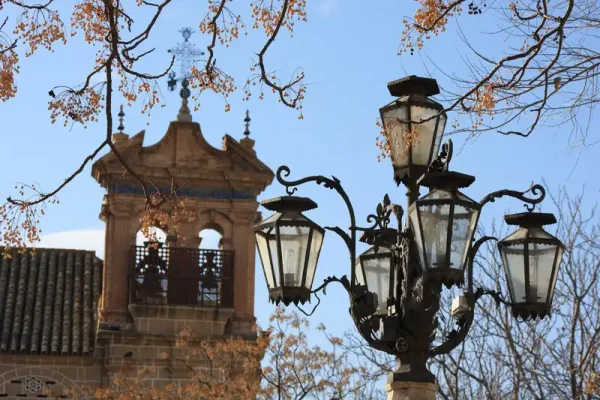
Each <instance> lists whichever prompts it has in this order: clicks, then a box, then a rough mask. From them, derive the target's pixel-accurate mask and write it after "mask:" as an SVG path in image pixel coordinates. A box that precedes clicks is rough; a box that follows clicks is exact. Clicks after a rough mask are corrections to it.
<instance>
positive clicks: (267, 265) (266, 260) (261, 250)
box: [256, 232, 275, 289]
mask: <svg viewBox="0 0 600 400" xmlns="http://www.w3.org/2000/svg"><path fill="white" fill-rule="evenodd" d="M256 247H257V248H258V254H259V256H260V260H261V262H262V266H263V270H264V272H265V278H266V279H267V287H268V288H269V289H273V288H275V280H274V279H275V278H274V276H273V269H272V265H271V259H270V254H269V247H268V246H267V237H266V236H265V235H264V234H263V233H262V232H257V233H256Z"/></svg>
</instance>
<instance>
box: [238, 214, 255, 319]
mask: <svg viewBox="0 0 600 400" xmlns="http://www.w3.org/2000/svg"><path fill="white" fill-rule="evenodd" d="M253 241H254V236H253V231H252V226H251V225H250V224H249V223H248V222H247V221H244V219H238V218H236V220H235V221H234V223H233V249H234V251H235V254H234V256H233V257H234V267H233V282H234V283H233V285H234V289H233V293H234V297H233V308H234V310H235V313H236V315H238V316H239V317H251V316H253V314H254V304H251V303H248V291H249V290H254V280H250V274H249V269H251V268H254V260H253V258H254V257H252V259H251V258H250V257H248V255H249V254H250V253H249V251H248V249H249V247H252V244H253Z"/></svg>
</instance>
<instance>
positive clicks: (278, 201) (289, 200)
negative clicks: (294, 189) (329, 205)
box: [260, 196, 317, 212]
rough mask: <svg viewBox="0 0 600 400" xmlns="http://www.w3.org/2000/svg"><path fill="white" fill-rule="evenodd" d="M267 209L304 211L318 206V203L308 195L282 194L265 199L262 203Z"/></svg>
mask: <svg viewBox="0 0 600 400" xmlns="http://www.w3.org/2000/svg"><path fill="white" fill-rule="evenodd" d="M260 204H261V205H262V206H263V207H264V208H266V209H267V210H271V211H275V212H286V211H292V212H304V211H308V210H313V209H315V208H317V203H315V202H314V201H312V200H311V199H309V198H308V197H298V196H280V197H274V198H272V199H268V200H264V201H262V202H261V203H260Z"/></svg>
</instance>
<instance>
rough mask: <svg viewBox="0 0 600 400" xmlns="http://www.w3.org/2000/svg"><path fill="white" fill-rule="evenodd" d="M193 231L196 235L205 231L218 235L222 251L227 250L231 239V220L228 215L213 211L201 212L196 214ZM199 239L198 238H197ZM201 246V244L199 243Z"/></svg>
mask: <svg viewBox="0 0 600 400" xmlns="http://www.w3.org/2000/svg"><path fill="white" fill-rule="evenodd" d="M194 228H195V229H194V230H195V232H196V234H197V235H199V234H200V232H201V231H203V230H205V229H211V230H214V231H216V232H218V233H219V235H220V236H221V241H222V244H223V247H224V249H228V247H229V244H230V243H231V241H232V239H233V220H232V219H231V218H230V217H229V215H227V214H225V213H223V212H221V211H219V210H215V209H207V210H202V211H200V212H199V213H198V216H197V219H196V224H195V226H194ZM198 238H199V239H200V237H199V236H198ZM200 245H201V243H200Z"/></svg>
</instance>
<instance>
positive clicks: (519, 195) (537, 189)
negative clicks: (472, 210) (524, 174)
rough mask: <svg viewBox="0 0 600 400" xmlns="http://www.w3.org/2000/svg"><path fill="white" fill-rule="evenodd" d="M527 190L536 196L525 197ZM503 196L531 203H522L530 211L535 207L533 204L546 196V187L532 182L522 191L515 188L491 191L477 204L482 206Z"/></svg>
mask: <svg viewBox="0 0 600 400" xmlns="http://www.w3.org/2000/svg"><path fill="white" fill-rule="evenodd" d="M529 192H531V194H532V195H534V196H537V198H530V197H526V196H525V195H526V194H527V193H529ZM504 196H509V197H513V198H515V199H518V200H521V201H523V202H525V203H528V204H531V205H527V204H524V205H523V206H524V207H525V208H526V209H527V211H529V212H531V211H533V210H534V209H535V206H536V205H537V204H539V203H541V202H542V201H543V200H544V198H545V197H546V189H544V187H543V186H542V185H539V184H534V183H532V184H531V186H530V187H529V189H527V190H524V191H522V192H519V191H517V190H509V189H505V190H498V191H496V192H492V193H490V194H488V195H487V196H485V197H484V198H483V199H482V200H481V201H480V202H479V204H480V205H481V206H482V207H483V206H484V205H486V204H487V203H493V202H494V201H496V199H499V198H500V197H504Z"/></svg>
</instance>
